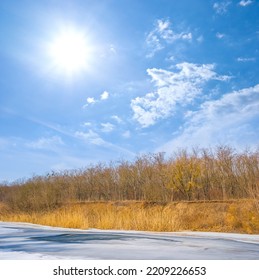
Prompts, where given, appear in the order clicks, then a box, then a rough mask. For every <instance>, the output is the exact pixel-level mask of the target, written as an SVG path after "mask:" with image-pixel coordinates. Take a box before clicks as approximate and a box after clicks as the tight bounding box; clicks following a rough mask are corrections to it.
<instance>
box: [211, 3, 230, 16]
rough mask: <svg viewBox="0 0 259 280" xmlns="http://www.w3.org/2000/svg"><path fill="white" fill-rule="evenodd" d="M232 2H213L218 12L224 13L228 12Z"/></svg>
mask: <svg viewBox="0 0 259 280" xmlns="http://www.w3.org/2000/svg"><path fill="white" fill-rule="evenodd" d="M230 4H231V2H230V1H222V2H215V3H214V4H213V9H214V10H215V11H216V13H217V14H220V15H223V14H225V13H226V12H227V10H228V6H229V5H230Z"/></svg>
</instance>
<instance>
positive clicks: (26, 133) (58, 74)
mask: <svg viewBox="0 0 259 280" xmlns="http://www.w3.org/2000/svg"><path fill="white" fill-rule="evenodd" d="M258 15H259V1H256V0H243V1H230V0H223V1H207V0H206V1H205V0H195V1H190V0H181V1H174V0H159V1H158V0H152V1H148V0H141V1H139V0H122V1H116V0H99V1H95V0H84V1H83V0H74V1H63V0H46V1H32V0H23V1H18V0H17V1H15V0H6V1H5V0H2V1H1V2H0V62H1V63H0V155H1V160H0V181H5V180H9V181H12V180H16V179H19V178H28V177H31V176H33V175H35V174H38V175H41V174H45V173H46V172H48V171H51V170H64V169H75V168H82V167H85V166H88V165H89V164H92V163H93V164H94V163H98V162H109V161H111V160H113V161H117V160H121V159H127V160H131V159H134V158H135V157H136V156H137V155H139V154H142V153H149V152H160V151H163V152H166V153H167V154H171V153H172V152H173V151H174V150H176V149H177V148H179V147H187V148H188V147H196V146H200V147H209V146H210V147H212V146H214V145H219V144H228V145H231V146H233V147H235V148H237V149H243V148H245V147H248V146H249V147H252V148H255V147H258V144H259V143H258V139H259V137H258V136H259V126H258V123H259V76H258V70H259V16H258ZM67 34H70V37H69V36H68V35H67ZM71 34H72V35H71ZM62 36H63V37H62ZM64 37H65V39H64ZM62 38H63V39H64V40H63V39H62ZM67 38H68V40H67ZM70 41H73V43H71V42H70ZM77 41H80V42H81V41H83V43H80V42H79V43H75V42H77ZM70 44H72V46H71V48H70V49H69V52H70V53H69V52H68V53H66V52H65V51H66V49H67V45H69V46H70ZM80 44H81V45H80ZM78 45H80V46H78ZM73 48H75V49H73ZM71 49H72V56H71V57H70V55H71ZM82 49H83V51H82Z"/></svg>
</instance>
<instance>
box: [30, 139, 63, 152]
mask: <svg viewBox="0 0 259 280" xmlns="http://www.w3.org/2000/svg"><path fill="white" fill-rule="evenodd" d="M63 144H64V143H63V141H62V139H61V138H60V137H58V136H53V137H50V138H44V137H42V138H40V139H38V140H37V141H34V142H29V143H26V146H27V147H29V148H32V149H44V150H53V149H54V150H55V149H56V148H57V146H60V145H63Z"/></svg>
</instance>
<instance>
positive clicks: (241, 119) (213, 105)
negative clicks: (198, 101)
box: [159, 84, 259, 152]
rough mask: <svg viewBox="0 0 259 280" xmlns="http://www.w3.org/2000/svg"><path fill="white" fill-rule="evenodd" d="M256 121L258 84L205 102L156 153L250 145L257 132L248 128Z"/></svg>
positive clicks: (258, 110) (256, 136) (255, 139)
mask: <svg viewBox="0 0 259 280" xmlns="http://www.w3.org/2000/svg"><path fill="white" fill-rule="evenodd" d="M258 119H259V84H258V85H256V86H254V87H250V88H245V89H242V90H239V91H233V92H231V93H228V94H225V95H223V96H222V97H221V98H220V99H218V100H210V101H206V102H204V103H203V104H202V105H201V107H200V109H199V110H198V111H196V112H192V114H189V115H188V121H187V122H186V124H185V127H184V128H183V129H182V130H181V131H179V132H178V133H179V135H178V137H176V138H174V139H173V140H172V141H169V142H168V143H167V144H165V145H163V146H162V147H160V148H159V150H163V151H170V152H171V151H172V150H173V149H175V148H177V147H183V146H186V147H188V146H189V147H193V146H196V145H201V146H203V147H206V146H207V147H208V146H212V145H218V144H222V143H224V144H226V143H231V144H232V145H233V144H236V146H239V145H244V146H245V145H249V144H250V143H255V142H258V141H257V140H258V133H259V130H257V131H256V130H254V129H251V127H250V125H249V123H250V121H251V120H254V121H256V120H257V121H258ZM241 135H242V137H240V136H241Z"/></svg>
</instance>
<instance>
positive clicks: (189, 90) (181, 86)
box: [131, 62, 229, 127]
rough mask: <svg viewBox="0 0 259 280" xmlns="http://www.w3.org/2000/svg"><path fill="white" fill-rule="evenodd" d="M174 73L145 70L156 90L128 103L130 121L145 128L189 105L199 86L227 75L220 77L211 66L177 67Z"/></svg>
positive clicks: (196, 94)
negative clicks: (131, 115) (131, 113)
mask: <svg viewBox="0 0 259 280" xmlns="http://www.w3.org/2000/svg"><path fill="white" fill-rule="evenodd" d="M175 68H176V70H178V71H176V72H171V71H167V70H163V69H156V68H153V69H147V73H148V75H149V76H151V78H152V82H153V83H154V85H155V87H156V90H155V91H154V92H150V93H148V94H146V95H145V96H143V97H136V98H135V99H133V100H132V101H131V108H132V110H133V113H134V115H133V118H134V119H135V120H136V121H137V122H138V123H139V124H140V125H141V126H142V127H148V126H150V125H153V124H155V123H156V122H157V121H158V120H159V119H165V118H167V117H169V116H172V115H173V114H174V113H175V110H176V108H177V106H182V105H186V104H188V103H190V102H191V101H192V100H194V99H195V98H196V97H197V96H198V95H199V94H200V93H201V92H202V85H203V84H204V83H205V82H207V81H209V80H220V81H226V80H228V79H229V77H228V76H219V75H217V73H216V72H215V71H214V65H213V64H202V65H199V64H193V63H187V62H183V63H179V64H176V67H175Z"/></svg>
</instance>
